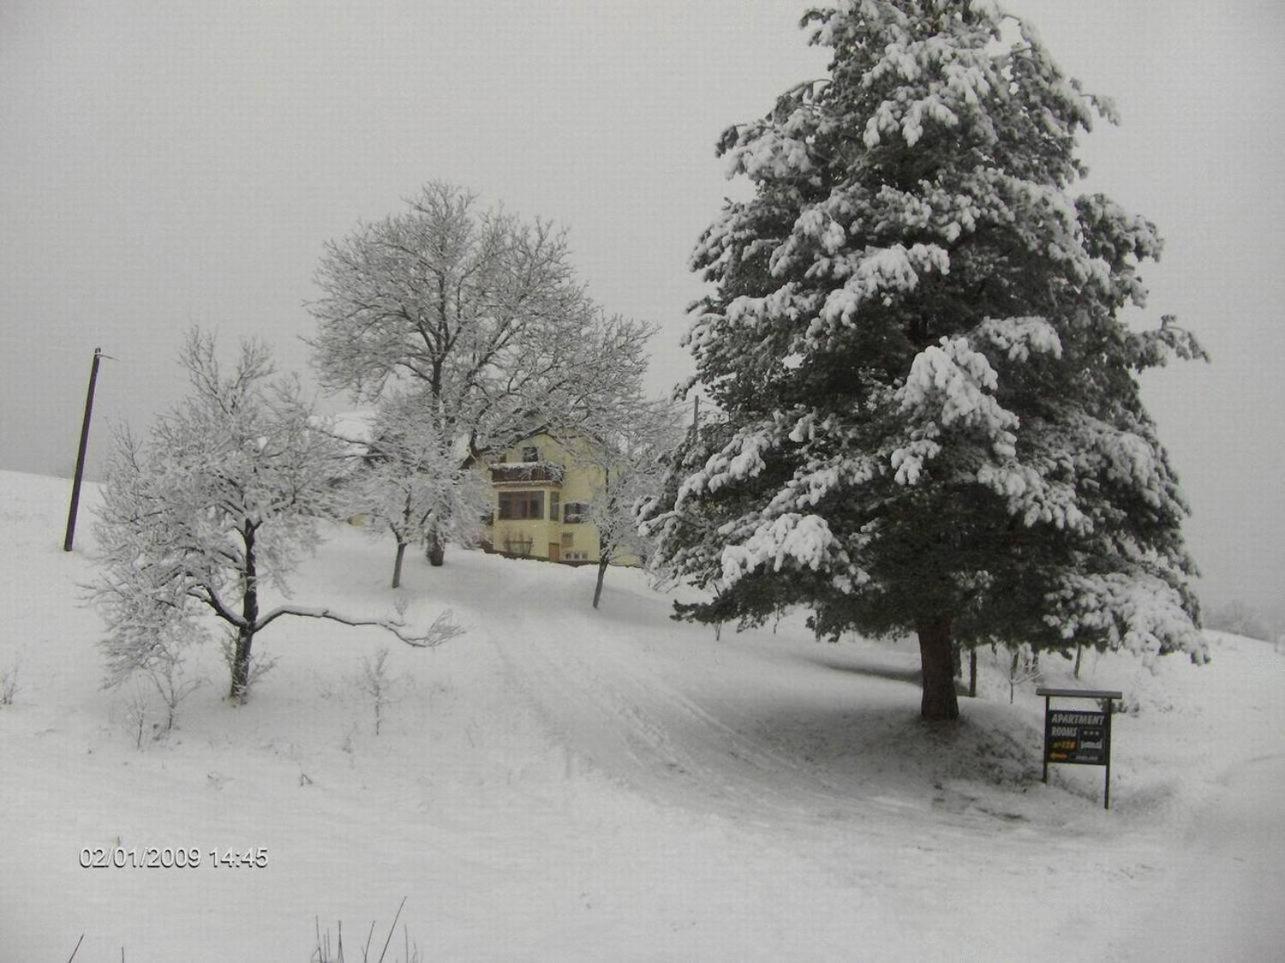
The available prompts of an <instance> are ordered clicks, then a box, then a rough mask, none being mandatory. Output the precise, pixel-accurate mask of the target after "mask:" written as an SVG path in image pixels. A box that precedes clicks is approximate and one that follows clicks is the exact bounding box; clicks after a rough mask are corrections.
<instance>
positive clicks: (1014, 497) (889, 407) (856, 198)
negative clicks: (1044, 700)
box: [649, 0, 1203, 719]
mask: <svg viewBox="0 0 1285 963" xmlns="http://www.w3.org/2000/svg"><path fill="white" fill-rule="evenodd" d="M804 25H805V26H808V27H810V29H811V31H812V33H811V39H812V42H813V43H816V44H821V45H825V46H827V47H829V48H831V49H832V50H833V59H832V61H831V64H830V75H829V76H828V77H827V78H826V79H824V80H820V81H815V82H809V83H805V84H801V85H799V86H798V87H795V88H793V89H791V90H789V91H787V92H786V93H785V94H784V95H783V96H781V97H780V99H779V100H778V101H777V104H776V106H775V108H774V109H773V110H772V112H771V113H770V114H769V115H768V116H766V117H764V118H763V119H761V120H759V121H756V122H753V123H748V124H743V125H738V126H735V127H732V128H730V129H729V130H727V131H726V132H725V133H724V134H723V137H722V139H721V141H720V144H719V152H720V153H721V154H727V155H728V156H729V157H730V160H731V171H732V173H733V174H743V175H744V176H746V177H747V178H749V179H750V181H751V182H752V183H753V185H754V187H755V192H754V196H753V197H752V198H751V199H750V200H747V201H744V202H731V201H729V202H728V203H727V204H726V206H725V208H724V210H723V213H722V215H721V217H720V218H719V219H718V220H717V221H716V222H715V223H714V224H713V225H712V226H711V227H710V228H709V229H708V230H707V231H706V232H705V234H704V236H703V237H702V239H701V241H700V244H699V245H698V247H697V250H696V252H695V254H694V256H693V267H694V269H696V270H699V271H702V272H703V274H704V277H705V278H706V279H707V280H708V281H710V282H713V285H714V286H715V290H714V293H712V294H711V295H710V296H709V297H708V298H706V299H705V300H704V301H702V302H700V303H699V304H698V305H697V306H696V307H695V309H694V314H695V320H694V324H693V327H692V330H691V333H690V335H689V344H690V348H691V350H692V352H693V354H694V356H695V361H696V370H697V374H696V376H695V377H694V379H693V385H695V384H696V383H699V384H700V385H702V386H703V388H704V390H705V391H706V392H707V393H708V394H709V395H710V397H711V398H712V399H713V400H714V401H715V402H716V403H717V405H718V407H719V408H720V409H721V412H722V417H721V418H715V419H711V421H710V423H708V424H706V425H705V426H704V427H702V429H701V430H700V431H699V432H695V433H693V434H692V435H691V436H690V438H689V441H688V443H687V444H686V445H685V446H684V447H683V449H682V450H680V452H679V454H678V456H677V458H676V459H675V462H674V469H673V471H672V473H671V476H670V479H669V482H668V485H667V487H666V491H665V494H664V496H663V497H662V498H661V499H659V500H658V501H657V502H656V503H655V504H654V505H653V506H652V508H651V509H650V521H649V524H650V526H651V527H652V529H653V530H655V531H657V532H658V533H659V534H660V538H661V547H660V556H661V557H662V558H663V560H664V561H666V562H667V563H668V565H669V566H670V567H671V568H672V569H673V570H674V571H675V572H677V573H678V574H680V575H683V576H686V577H687V578H689V579H691V580H693V581H695V582H696V583H698V584H701V585H704V586H706V587H709V588H711V589H713V590H714V593H713V596H712V598H713V600H712V601H710V602H707V603H704V604H697V605H692V606H687V607H681V613H682V614H683V615H685V616H686V617H689V618H695V619H699V620H703V621H717V622H722V621H726V620H728V619H739V620H740V621H741V622H742V623H751V624H752V623H755V622H759V621H761V620H762V619H764V618H766V617H767V616H768V615H769V614H771V613H772V612H774V611H776V610H778V609H779V608H781V607H782V606H785V605H790V604H799V605H806V606H808V607H810V608H811V610H812V611H813V612H814V616H813V617H814V620H815V628H816V630H817V632H818V634H821V635H827V636H837V635H838V634H839V633H840V632H842V631H844V630H846V629H856V630H858V631H860V632H864V633H868V634H882V633H893V632H909V631H913V632H915V633H917V635H918V638H919V644H920V650H921V656H922V666H923V703H922V713H923V716H924V717H925V718H929V719H943V718H954V717H955V716H957V715H958V706H957V703H956V699H955V691H954V685H953V679H952V665H951V646H952V642H955V641H957V642H960V643H963V644H965V645H976V644H978V643H981V642H986V641H1001V642H1029V643H1031V644H1032V645H1033V646H1035V647H1037V648H1040V647H1044V648H1049V647H1052V648H1062V647H1066V646H1068V645H1072V644H1075V643H1091V644H1095V645H1098V646H1102V647H1111V648H1116V647H1125V648H1128V649H1131V650H1134V651H1138V652H1152V653H1159V652H1167V651H1173V650H1179V649H1180V650H1184V651H1187V652H1189V653H1191V655H1192V657H1193V658H1196V659H1200V658H1203V649H1202V643H1201V641H1200V636H1199V632H1198V631H1197V628H1196V625H1197V622H1198V607H1197V601H1196V598H1195V596H1194V595H1193V593H1192V590H1191V587H1190V579H1191V578H1192V576H1193V575H1194V574H1195V573H1194V567H1193V564H1192V562H1191V560H1190V558H1189V557H1188V555H1187V554H1186V551H1185V549H1184V547H1183V543H1182V538H1181V534H1180V523H1181V521H1182V519H1183V518H1184V517H1185V516H1186V514H1187V512H1188V509H1187V506H1186V504H1185V502H1184V499H1183V496H1182V494H1181V492H1180V491H1179V488H1178V483H1177V479H1176V477H1175V475H1174V472H1173V471H1172V469H1171V467H1170V465H1169V461H1168V458H1167V456H1166V454H1165V451H1164V449H1163V448H1162V447H1161V446H1160V443H1159V441H1158V440H1157V437H1156V431H1155V426H1154V424H1153V422H1152V420H1151V419H1150V418H1149V417H1148V415H1147V413H1146V411H1145V410H1144V408H1143V405H1142V403H1141V400H1140V397H1139V389H1138V380H1137V375H1138V372H1140V371H1141V370H1142V369H1144V368H1147V367H1149V366H1154V365H1160V364H1164V363H1165V361H1166V360H1167V359H1168V358H1170V357H1173V356H1177V357H1183V358H1193V357H1203V352H1202V350H1201V348H1200V347H1199V345H1198V344H1197V343H1196V341H1195V340H1194V339H1193V338H1192V337H1191V336H1190V335H1189V334H1187V333H1186V332H1185V331H1183V330H1182V329H1180V328H1179V327H1177V326H1176V325H1175V324H1174V323H1173V321H1172V319H1171V318H1169V317H1164V318H1162V319H1161V320H1160V323H1159V325H1158V326H1157V327H1156V328H1155V329H1153V330H1147V331H1134V330H1131V329H1130V328H1129V326H1128V325H1127V324H1126V323H1125V322H1124V320H1122V318H1121V313H1122V311H1123V310H1124V309H1125V308H1126V307H1127V306H1129V305H1136V306H1142V305H1143V304H1144V302H1145V295H1146V291H1145V288H1144V286H1143V284H1142V280H1141V278H1140V276H1139V273H1138V269H1139V265H1140V263H1141V262H1143V261H1145V260H1147V259H1154V258H1156V257H1157V256H1158V255H1159V253H1160V248H1161V242H1160V239H1159V237H1158V236H1157V233H1156V229H1155V227H1154V225H1152V224H1151V223H1149V222H1148V221H1146V220H1144V219H1142V218H1141V217H1137V216H1135V215H1132V214H1129V213H1127V212H1125V211H1124V210H1122V209H1121V208H1120V207H1118V206H1117V205H1116V204H1115V203H1113V202H1112V201H1111V200H1110V199H1108V198H1106V197H1104V196H1102V195H1100V194H1088V195H1081V196H1072V194H1071V193H1070V190H1071V187H1072V185H1073V183H1074V182H1075V181H1076V180H1077V179H1078V178H1080V177H1081V176H1083V174H1084V173H1085V170H1084V167H1083V165H1082V164H1081V163H1080V161H1079V160H1078V159H1077V157H1076V154H1075V148H1076V137H1077V134H1078V132H1079V131H1081V130H1083V131H1088V130H1090V129H1091V126H1092V123H1093V121H1094V120H1095V118H1096V117H1102V118H1105V119H1107V120H1110V121H1114V119H1115V118H1114V113H1113V109H1112V107H1111V105H1110V104H1109V102H1107V101H1105V100H1103V99H1101V98H1098V97H1094V96H1092V95H1089V94H1086V93H1085V92H1084V91H1083V90H1082V89H1081V87H1080V85H1079V83H1078V82H1077V81H1075V80H1073V79H1070V78H1068V77H1066V76H1065V75H1064V74H1063V73H1062V72H1061V70H1060V69H1059V68H1058V67H1057V65H1056V64H1055V63H1054V62H1053V60H1052V59H1051V58H1050V56H1049V54H1048V52H1047V51H1046V50H1045V48H1044V46H1043V45H1042V43H1041V42H1040V40H1039V38H1038V37H1037V35H1036V34H1035V32H1034V31H1033V30H1032V29H1031V28H1030V27H1029V26H1028V25H1027V24H1024V23H1021V22H1020V21H1018V20H1017V19H1016V18H1013V17H1011V16H1009V15H1008V14H1006V13H1004V12H1003V11H1002V10H1001V9H1000V8H999V7H998V6H997V5H996V4H995V3H993V2H990V0H970V2H956V0H895V2H893V0H849V2H846V3H843V4H841V5H839V6H838V7H836V8H829V9H819V10H811V11H809V12H808V13H807V15H806V16H805V17H804ZM689 387H691V386H689Z"/></svg>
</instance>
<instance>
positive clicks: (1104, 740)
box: [1035, 689, 1124, 809]
mask: <svg viewBox="0 0 1285 963" xmlns="http://www.w3.org/2000/svg"><path fill="white" fill-rule="evenodd" d="M1035 691H1036V694H1037V695H1042V696H1044V781H1045V782H1046V783H1047V782H1048V781H1049V763H1050V762H1054V763H1060V764H1063V765H1079V766H1105V767H1106V781H1105V784H1104V789H1103V793H1102V805H1103V808H1105V809H1110V808H1111V716H1112V714H1113V710H1114V707H1115V706H1114V703H1115V701H1116V700H1118V699H1123V698H1124V694H1123V693H1121V692H1117V691H1114V690H1111V691H1106V690H1099V689H1037V690H1035ZM1053 699H1092V700H1094V701H1096V702H1099V703H1105V705H1104V706H1103V707H1101V708H1098V709H1093V710H1084V709H1060V708H1059V709H1054V708H1053V707H1052V700H1053Z"/></svg>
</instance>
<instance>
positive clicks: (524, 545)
mask: <svg viewBox="0 0 1285 963" xmlns="http://www.w3.org/2000/svg"><path fill="white" fill-rule="evenodd" d="M534 542H535V539H533V538H522V537H520V536H513V535H506V536H505V537H504V551H505V554H507V555H530V554H531V546H532V545H533V544H534Z"/></svg>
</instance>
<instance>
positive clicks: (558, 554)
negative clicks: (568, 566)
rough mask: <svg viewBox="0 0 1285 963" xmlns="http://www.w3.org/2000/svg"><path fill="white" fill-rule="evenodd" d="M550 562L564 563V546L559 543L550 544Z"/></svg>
mask: <svg viewBox="0 0 1285 963" xmlns="http://www.w3.org/2000/svg"><path fill="white" fill-rule="evenodd" d="M549 561H550V562H561V561H562V546H561V545H560V544H559V543H557V542H550V543H549Z"/></svg>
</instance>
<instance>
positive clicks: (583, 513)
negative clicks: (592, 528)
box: [562, 502, 589, 525]
mask: <svg viewBox="0 0 1285 963" xmlns="http://www.w3.org/2000/svg"><path fill="white" fill-rule="evenodd" d="M562 520H563V521H564V522H566V523H567V524H568V525H575V524H577V523H578V522H586V521H588V520H589V503H588V502H567V504H566V505H565V507H564V508H563V519H562Z"/></svg>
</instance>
